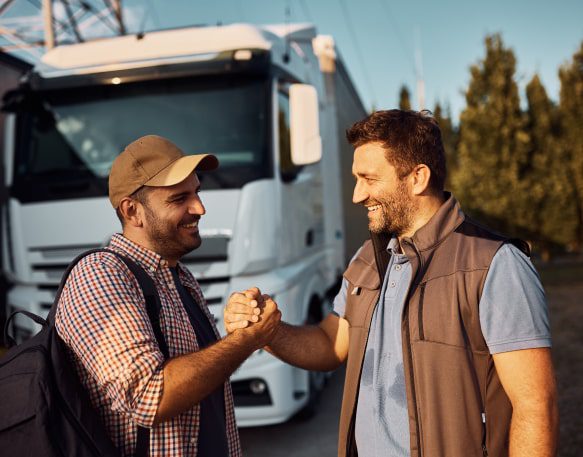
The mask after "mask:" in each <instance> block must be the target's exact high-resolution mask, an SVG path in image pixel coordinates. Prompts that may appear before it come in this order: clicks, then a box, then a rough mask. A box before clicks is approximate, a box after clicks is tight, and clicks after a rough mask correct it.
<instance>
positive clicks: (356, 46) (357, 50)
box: [340, 0, 377, 105]
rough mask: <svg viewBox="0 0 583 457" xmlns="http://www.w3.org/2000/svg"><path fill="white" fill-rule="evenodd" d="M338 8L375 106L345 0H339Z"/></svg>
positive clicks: (372, 91) (368, 78) (373, 93)
mask: <svg viewBox="0 0 583 457" xmlns="http://www.w3.org/2000/svg"><path fill="white" fill-rule="evenodd" d="M340 6H341V7H342V14H343V15H344V20H345V22H346V26H347V27H348V32H349V33H350V35H351V37H352V42H353V43H354V47H355V48H356V54H357V57H358V60H359V62H360V67H361V68H362V72H363V73H364V79H365V81H366V84H367V86H368V90H369V91H370V93H371V95H372V98H373V105H376V101H377V97H376V94H375V91H374V88H373V85H372V82H371V79H370V76H369V73H368V70H367V67H366V65H365V63H364V59H363V57H362V55H363V54H362V51H361V49H360V45H359V42H358V37H357V36H356V32H355V31H354V28H353V27H352V22H350V18H349V15H348V8H347V7H346V2H345V0H340Z"/></svg>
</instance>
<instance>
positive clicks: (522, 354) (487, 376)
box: [225, 110, 558, 457]
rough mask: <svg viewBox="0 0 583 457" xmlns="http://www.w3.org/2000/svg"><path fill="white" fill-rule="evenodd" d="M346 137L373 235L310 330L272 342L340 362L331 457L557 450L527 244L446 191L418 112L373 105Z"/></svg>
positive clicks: (426, 119) (538, 298) (297, 360)
mask: <svg viewBox="0 0 583 457" xmlns="http://www.w3.org/2000/svg"><path fill="white" fill-rule="evenodd" d="M347 137H348V141H349V142H350V143H351V144H352V145H353V146H354V147H355V151H354V161H353V166H352V173H353V175H354V177H355V180H356V184H355V188H354V196H353V202H354V203H356V204H361V205H364V206H365V207H366V208H367V210H368V219H369V229H370V232H371V239H370V240H368V241H366V242H365V243H364V245H363V246H362V247H361V248H360V250H359V251H358V252H357V253H356V255H355V256H354V258H353V259H352V261H351V263H350V265H349V266H348V269H347V270H346V272H345V273H344V278H343V282H342V287H341V290H340V292H339V294H338V295H337V296H336V298H335V300H334V309H333V312H332V313H331V314H329V315H328V316H327V317H326V318H325V319H324V320H323V321H322V322H321V323H320V324H319V325H317V326H301V327H297V326H291V325H288V324H285V323H280V325H279V328H278V330H277V332H276V335H275V337H274V338H273V340H272V341H271V343H270V344H269V345H268V346H267V349H268V350H269V351H271V352H272V353H273V354H275V355H276V356H277V357H279V358H281V359H282V360H284V361H286V362H288V363H291V364H293V365H296V366H300V367H303V368H305V369H309V370H332V369H335V368H336V367H338V366H339V365H340V364H341V363H343V362H345V361H346V362H347V367H346V381H345V386H344V397H343V402H342V413H341V418H340V433H339V447H338V455H339V456H355V455H359V456H361V457H369V456H393V457H394V456H414V457H419V456H429V457H473V456H475V457H477V456H481V457H483V456H486V455H491V456H496V457H502V456H508V455H510V456H511V457H518V456H528V457H534V456H537V457H542V456H545V457H546V456H552V455H554V454H555V452H556V442H557V428H558V427H557V422H558V419H557V416H558V414H557V406H556V404H557V403H556V387H555V379H554V373H553V366H552V361H551V355H550V349H549V348H550V344H551V340H550V332H549V321H548V312H547V306H546V302H545V297H544V291H543V288H542V286H541V283H540V280H539V278H538V275H537V274H536V272H535V270H534V267H533V266H532V264H531V262H530V260H529V258H528V255H529V251H528V246H527V245H526V243H524V242H521V241H520V240H512V239H509V238H507V237H505V236H502V235H498V234H495V233H493V232H492V231H490V230H488V229H486V228H485V227H483V226H482V225H480V224H478V223H476V222H474V221H473V220H472V219H470V218H469V217H468V216H466V215H465V214H464V213H463V212H462V210H461V208H460V206H459V204H458V203H457V201H456V200H455V198H454V197H453V196H452V195H451V194H450V193H447V192H444V183H445V178H446V167H445V154H444V149H443V144H442V140H441V133H440V130H439V127H438V125H437V122H436V121H435V120H434V119H433V118H432V117H431V116H430V115H428V113H427V112H421V113H419V112H414V111H401V110H390V111H378V112H375V113H373V114H372V115H370V116H369V117H367V118H366V119H364V120H362V121H360V122H357V123H356V124H355V125H353V126H352V127H351V128H350V129H349V130H348V132H347ZM494 172H495V171H494ZM508 191H511V189H508ZM248 296H249V293H247V296H246V295H244V294H239V295H238V296H237V300H236V301H233V302H232V303H230V304H229V305H228V307H227V309H226V310H225V323H226V328H227V330H228V331H229V332H233V334H237V332H239V331H241V329H246V328H248V327H252V326H253V325H255V324H253V323H252V318H253V312H254V311H253V310H254V309H255V308H256V305H255V303H250V298H248ZM256 298H257V297H256ZM264 300H265V301H266V302H268V303H271V304H272V306H273V301H272V300H271V299H270V298H269V297H267V296H264Z"/></svg>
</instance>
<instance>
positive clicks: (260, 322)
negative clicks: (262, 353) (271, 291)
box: [223, 287, 281, 349]
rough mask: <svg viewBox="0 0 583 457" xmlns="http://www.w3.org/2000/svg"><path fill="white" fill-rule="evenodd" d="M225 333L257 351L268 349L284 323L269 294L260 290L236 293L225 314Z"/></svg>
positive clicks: (231, 298) (226, 307) (230, 298)
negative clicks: (243, 340) (243, 341)
mask: <svg viewBox="0 0 583 457" xmlns="http://www.w3.org/2000/svg"><path fill="white" fill-rule="evenodd" d="M223 318H224V323H225V330H226V331H227V333H228V334H233V333H234V334H237V335H238V336H240V337H241V338H244V339H245V340H246V341H247V342H248V343H249V344H250V345H251V346H253V348H254V349H260V348H262V347H264V346H267V345H268V344H269V343H270V342H271V340H273V338H274V337H275V335H276V333H277V330H278V328H279V324H280V322H281V311H279V309H278V308H277V303H275V302H274V301H273V300H272V299H271V297H270V296H269V295H265V294H261V291H260V290H259V289H258V288H257V287H252V288H250V289H247V290H246V291H245V292H234V293H233V294H231V296H230V297H229V301H228V303H227V306H225V310H224V312H223Z"/></svg>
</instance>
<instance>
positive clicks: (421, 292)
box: [418, 282, 427, 341]
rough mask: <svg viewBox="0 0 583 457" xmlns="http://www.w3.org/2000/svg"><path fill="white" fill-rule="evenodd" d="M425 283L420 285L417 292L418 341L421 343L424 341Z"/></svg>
mask: <svg viewBox="0 0 583 457" xmlns="http://www.w3.org/2000/svg"><path fill="white" fill-rule="evenodd" d="M426 284H427V283H425V282H424V283H423V284H421V285H420V286H419V287H420V290H419V317H418V319H419V339H420V340H421V341H423V340H424V339H425V332H424V331H423V299H424V298H425V285H426Z"/></svg>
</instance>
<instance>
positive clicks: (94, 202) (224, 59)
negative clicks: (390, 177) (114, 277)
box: [2, 24, 366, 426]
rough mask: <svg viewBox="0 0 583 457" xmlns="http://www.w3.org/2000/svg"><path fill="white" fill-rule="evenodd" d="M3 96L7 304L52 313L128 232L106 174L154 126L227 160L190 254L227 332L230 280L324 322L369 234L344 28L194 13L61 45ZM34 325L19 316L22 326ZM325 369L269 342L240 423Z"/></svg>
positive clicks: (213, 180)
mask: <svg viewBox="0 0 583 457" xmlns="http://www.w3.org/2000/svg"><path fill="white" fill-rule="evenodd" d="M4 108H5V110H7V111H8V112H9V115H8V116H7V120H6V125H5V127H6V128H5V138H4V163H5V170H6V176H5V181H6V183H7V184H8V192H9V197H8V201H7V204H6V205H5V207H4V208H3V213H2V218H3V224H2V227H3V233H2V241H3V250H2V252H3V259H2V260H3V268H4V271H5V274H6V276H7V277H8V278H9V280H10V282H11V284H12V287H11V289H10V290H9V292H8V296H7V306H8V312H11V311H13V310H16V309H25V310H29V311H32V312H34V313H37V314H46V313H47V310H48V309H49V307H50V305H51V303H52V301H53V298H54V294H55V292H56V287H57V284H58V282H59V280H60V278H61V275H62V274H63V272H64V269H65V267H66V265H67V264H68V263H69V262H70V261H71V260H72V259H73V258H74V257H75V256H76V255H77V254H79V253H81V252H82V251H84V250H87V249H90V248H94V247H98V246H103V245H105V244H106V243H107V241H108V239H109V237H110V236H111V234H113V233H115V232H118V231H120V224H119V221H118V220H117V219H116V216H115V212H114V211H113V210H112V208H111V206H110V204H109V201H108V199H107V175H108V172H109V168H110V166H111V163H112V161H113V160H114V158H115V157H116V155H117V154H118V153H119V152H120V151H122V150H123V148H124V147H125V146H126V145H127V144H128V143H130V142H131V141H133V140H134V139H136V138H138V137H140V136H142V135H146V134H157V135H162V136H164V137H167V138H169V139H171V140H172V141H173V142H175V143H176V144H177V145H178V146H180V147H181V148H182V149H183V150H184V151H187V152H188V153H200V152H211V153H213V154H216V155H217V157H218V158H219V160H220V163H221V166H220V168H219V169H218V170H217V171H215V172H212V173H208V174H202V175H201V182H202V189H203V191H202V192H201V196H202V200H203V202H204V204H205V205H206V208H207V214H206V215H205V216H203V218H202V220H201V223H200V231H201V235H202V238H203V243H202V246H201V247H200V248H199V249H197V250H195V251H193V252H192V253H190V254H188V255H187V256H186V257H184V258H183V262H184V263H185V264H186V265H187V266H188V267H189V268H190V269H191V271H192V272H193V273H194V276H195V277H196V278H197V279H198V281H199V283H200V284H201V287H202V289H203V291H204V295H205V297H206V299H207V302H208V305H209V308H210V310H211V312H212V313H213V314H214V316H215V319H216V321H217V325H218V327H219V329H221V331H224V330H223V324H222V308H223V306H224V303H225V302H226V300H227V298H228V297H229V295H230V293H231V292H232V291H237V290H242V289H246V288H248V287H251V286H258V287H260V288H261V289H262V290H263V291H265V292H266V293H270V294H272V295H273V296H274V297H275V299H276V301H277V302H278V303H279V306H280V308H281V310H282V313H283V318H284V319H285V320H286V321H288V322H290V323H294V324H301V323H305V322H317V321H318V320H319V319H321V318H322V316H323V313H325V312H327V310H328V309H329V307H330V302H331V299H332V297H333V296H334V293H335V292H336V291H337V289H338V285H339V279H340V278H341V274H342V271H343V269H344V267H345V265H346V261H347V258H349V257H350V256H351V255H352V254H353V253H354V251H355V250H356V248H357V247H358V246H359V245H360V243H361V242H362V241H363V239H364V238H365V236H366V220H365V215H364V212H361V213H359V212H358V210H357V209H356V208H353V205H352V204H351V192H352V185H353V179H352V178H351V171H350V169H351V162H352V150H351V148H350V146H349V145H348V144H347V143H346V141H345V139H344V134H345V129H346V128H347V127H348V126H350V125H351V123H352V122H354V121H356V120H358V119H360V118H362V117H364V116H365V110H364V108H363V105H362V103H361V101H360V99H359V97H358V94H357V92H356V91H355V89H354V86H353V85H352V83H351V81H350V78H349V76H348V73H347V71H346V69H345V67H344V65H343V63H342V61H341V60H340V58H339V56H338V54H337V52H336V51H335V47H334V42H333V39H332V38H331V37H327V36H318V35H317V34H316V31H315V28H314V27H313V26H310V25H301V24H295V25H286V26H263V27H260V26H252V25H247V24H234V25H228V26H217V27H193V28H184V29H174V30H166V31H158V32H151V33H148V34H145V35H127V36H122V37H115V38H109V39H101V40H96V41H91V42H85V43H80V44H73V45H66V46H60V47H57V48H55V49H53V50H51V51H49V52H47V53H46V54H45V55H44V57H43V59H42V62H41V63H39V64H38V65H36V66H35V68H34V69H33V71H32V72H31V73H30V74H29V75H28V77H27V78H26V79H25V80H24V81H23V82H22V84H21V85H20V87H19V89H18V90H17V91H15V92H12V93H10V94H9V95H8V96H7V97H6V100H5V106H4ZM34 325H35V324H34ZM35 330H36V329H35V328H34V326H33V325H31V324H30V323H29V322H28V321H25V320H16V321H15V326H14V331H15V332H16V333H17V334H18V337H19V339H24V338H26V337H28V336H30V334H31V333H33V332H34V331H35ZM323 380H324V378H323V375H321V374H318V373H309V372H307V371H304V370H300V369H297V368H293V367H291V366H289V365H287V364H284V363H283V362H281V361H279V360H278V359H276V358H274V357H273V356H271V355H270V354H268V353H267V352H265V351H262V350H260V351H257V352H256V353H254V354H253V355H252V356H251V357H250V358H249V359H248V360H247V361H246V362H245V363H244V364H243V365H242V366H241V367H240V368H239V369H238V370H237V371H236V372H235V373H234V375H233V377H232V382H233V389H234V393H235V402H236V414H237V419H238V423H239V425H241V426H256V425H266V424H274V423H278V422H283V421H285V420H287V419H288V418H289V417H290V416H292V415H293V414H294V413H296V412H298V411H299V410H301V409H302V408H308V409H309V408H310V407H311V406H312V404H313V400H314V398H315V397H316V394H317V392H318V391H319V390H320V389H321V388H322V385H323Z"/></svg>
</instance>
